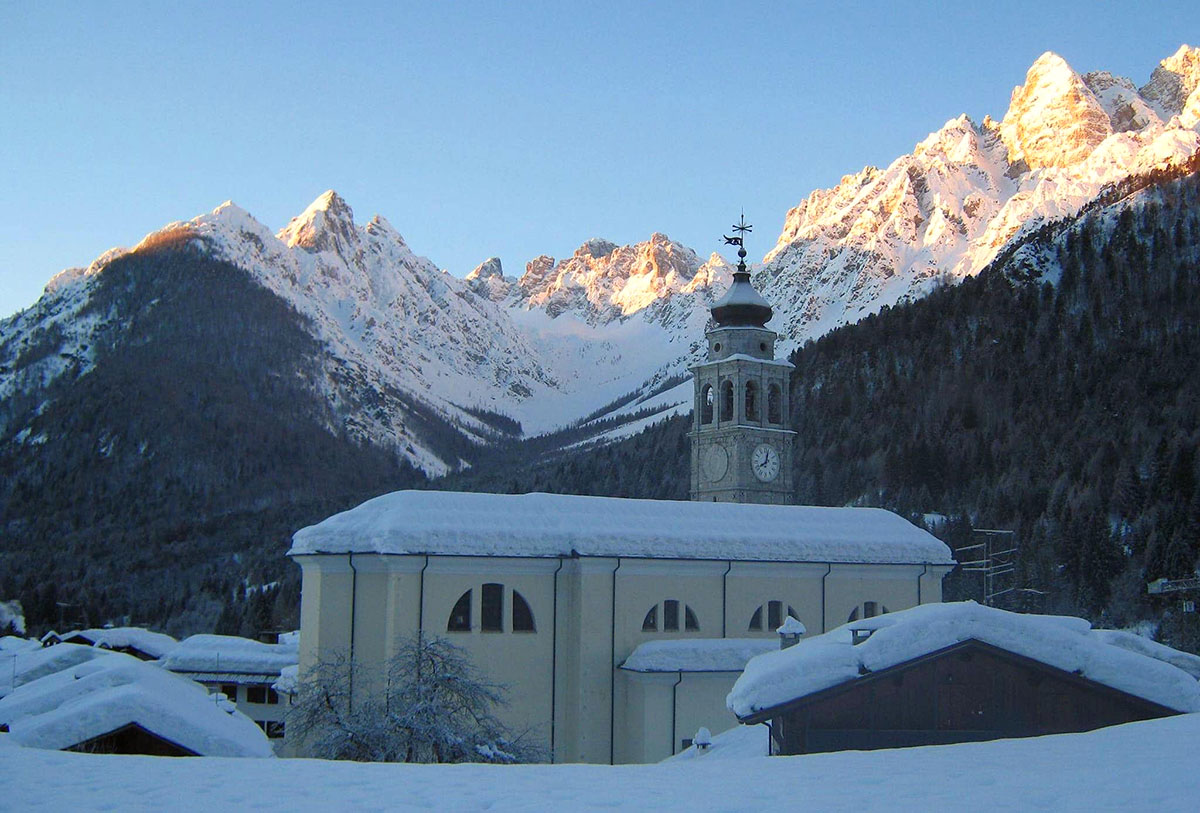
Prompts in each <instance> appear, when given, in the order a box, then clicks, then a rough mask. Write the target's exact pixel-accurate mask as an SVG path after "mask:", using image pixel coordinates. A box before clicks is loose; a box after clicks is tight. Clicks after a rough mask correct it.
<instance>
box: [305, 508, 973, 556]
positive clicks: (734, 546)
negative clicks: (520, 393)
mask: <svg viewBox="0 0 1200 813" xmlns="http://www.w3.org/2000/svg"><path fill="white" fill-rule="evenodd" d="M313 553H392V554H426V553H428V554H438V555H446V556H516V557H558V556H604V557H612V556H625V557H632V558H652V559H714V560H739V561H771V562H821V563H825V562H833V563H880V564H902V563H903V564H908V563H911V564H946V565H952V564H954V560H953V558H952V557H951V555H950V549H949V548H947V547H946V545H945V544H944V543H943V542H941V541H940V540H938V539H937V538H935V537H934V536H933V535H931V534H929V533H928V532H926V531H924V530H922V529H920V528H918V527H916V526H915V525H913V524H912V523H910V522H908V521H907V520H906V519H904V518H903V517H900V516H898V515H896V514H893V513H892V512H890V511H884V510H883V509H879V508H821V507H813V506H800V505H743V504H738V503H719V502H677V501H669V500H632V499H621V498H617V497H581V496H574V495H566V494H519V495H514V494H478V493H459V492H450V491H396V492H393V493H391V494H384V495H383V496H381V497H376V498H374V499H372V500H368V501H367V502H365V503H363V504H362V505H359V506H358V507H356V508H352V509H350V510H349V511H344V512H342V513H340V514H335V515H334V516H332V517H329V518H328V519H326V520H324V521H323V522H320V523H318V524H316V525H312V526H309V527H308V528H304V529H302V530H300V531H298V532H297V533H296V534H295V536H293V537H292V548H291V550H290V551H289V554H290V555H293V556H294V555H300V554H313Z"/></svg>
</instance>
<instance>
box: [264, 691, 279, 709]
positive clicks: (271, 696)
mask: <svg viewBox="0 0 1200 813" xmlns="http://www.w3.org/2000/svg"><path fill="white" fill-rule="evenodd" d="M267 705H268V706H277V705H279V693H278V692H276V691H275V690H274V689H267Z"/></svg>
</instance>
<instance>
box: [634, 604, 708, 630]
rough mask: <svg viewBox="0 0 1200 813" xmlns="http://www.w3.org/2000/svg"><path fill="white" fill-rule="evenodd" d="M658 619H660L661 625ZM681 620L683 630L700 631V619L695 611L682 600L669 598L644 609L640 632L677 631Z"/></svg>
mask: <svg viewBox="0 0 1200 813" xmlns="http://www.w3.org/2000/svg"><path fill="white" fill-rule="evenodd" d="M659 619H661V620H662V625H661V627H660V625H659ZM681 622H682V624H683V631H684V632H699V631H700V619H699V618H697V617H696V613H695V611H694V610H692V608H691V607H689V606H688V605H686V604H684V603H683V602H682V601H679V600H678V599H673V598H669V599H667V600H666V601H663V602H661V603H659V604H655V605H654V606H653V607H651V608H650V609H649V610H647V611H646V615H645V617H644V618H643V619H642V632H679V631H680V623H681Z"/></svg>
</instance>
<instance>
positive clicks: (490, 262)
mask: <svg viewBox="0 0 1200 813" xmlns="http://www.w3.org/2000/svg"><path fill="white" fill-rule="evenodd" d="M503 276H504V266H503V265H501V263H500V258H499V257H488V258H487V259H486V260H484V261H483V262H481V263H480V264H479V265H477V266H475V270H473V271H472V272H471V273H470V274H467V279H489V278H491V277H503Z"/></svg>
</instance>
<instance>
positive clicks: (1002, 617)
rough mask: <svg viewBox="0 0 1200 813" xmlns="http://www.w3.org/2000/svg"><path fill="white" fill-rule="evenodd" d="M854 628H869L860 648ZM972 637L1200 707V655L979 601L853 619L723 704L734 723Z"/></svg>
mask: <svg viewBox="0 0 1200 813" xmlns="http://www.w3.org/2000/svg"><path fill="white" fill-rule="evenodd" d="M855 630H871V631H872V632H871V634H870V637H868V638H867V639H866V640H865V641H863V642H861V643H859V644H854V643H853V642H852V637H853V636H852V633H853V631H855ZM971 639H974V640H977V641H982V642H984V643H988V644H991V645H993V646H996V647H999V648H1001V649H1005V650H1007V651H1009V652H1013V653H1015V654H1018V655H1023V656H1025V657H1027V658H1030V659H1032V660H1035V661H1039V662H1041V663H1044V664H1046V665H1047V666H1052V667H1055V668H1057V669H1062V670H1064V671H1066V672H1075V673H1076V674H1079V675H1080V676H1081V677H1083V678H1086V679H1088V680H1092V681H1095V682H1097V683H1102V684H1104V685H1106V686H1110V687H1112V688H1114V689H1118V690H1120V691H1123V692H1125V693H1127V694H1131V695H1135V696H1137V697H1141V698H1143V699H1145V700H1149V701H1151V702H1153V703H1158V704H1159V705H1162V706H1166V707H1168V708H1171V709H1175V710H1177V711H1183V712H1194V711H1200V683H1197V681H1196V678H1195V677H1194V675H1195V674H1197V667H1200V658H1196V657H1195V656H1189V655H1187V653H1182V652H1177V651H1176V650H1173V649H1171V648H1170V647H1164V646H1161V645H1155V646H1153V647H1148V646H1142V645H1139V644H1135V643H1132V642H1130V641H1128V640H1127V639H1126V638H1125V637H1124V636H1122V635H1121V634H1120V633H1117V634H1115V635H1114V633H1113V631H1111V630H1093V629H1092V628H1091V624H1089V623H1088V622H1087V621H1086V620H1084V619H1082V618H1071V617H1067V616H1053V615H1025V614H1021V613H1010V612H1006V611H1004V610H997V609H993V608H991V607H982V606H980V605H978V604H976V603H975V602H973V601H965V602H956V603H949V604H924V605H921V606H918V607H913V608H912V609H909V610H903V611H901V612H897V613H889V614H887V615H881V616H876V617H875V618H868V619H863V620H861V621H852V622H850V623H849V624H845V625H843V626H841V627H838V628H837V629H835V630H832V631H830V632H827V633H825V634H824V635H818V636H815V637H813V638H809V639H806V640H802V641H800V642H799V643H798V644H796V645H795V646H793V647H791V648H789V649H783V650H779V651H777V652H771V653H768V654H765V655H761V656H759V657H757V658H755V659H753V660H752V661H750V662H749V663H748V664H746V670H745V671H744V672H743V673H742V676H741V677H740V678H738V680H737V683H735V684H734V686H733V689H732V690H731V691H730V693H729V696H728V697H727V698H726V704H727V705H728V707H729V710H730V711H732V712H733V713H734V714H736V715H737V716H738V717H740V718H746V717H750V716H751V715H753V714H755V713H757V712H760V711H763V710H764V709H770V708H774V707H775V706H779V705H782V704H784V703H788V702H790V701H792V700H796V699H798V698H801V697H805V696H807V695H811V694H814V693H816V692H819V691H821V690H823V689H828V688H830V687H832V686H837V685H839V684H843V683H849V682H851V681H854V680H857V679H858V678H859V677H860V676H862V675H869V674H870V673H871V672H879V671H882V670H884V669H888V668H890V667H892V666H897V665H899V664H902V663H906V662H908V661H911V660H914V659H916V658H919V657H921V656H923V655H927V654H930V653H932V652H937V651H938V650H941V649H945V648H946V647H949V646H953V645H954V644H957V643H959V642H961V641H967V640H971ZM1148 643H1149V642H1148ZM1181 665H1182V666H1186V668H1181Z"/></svg>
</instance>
